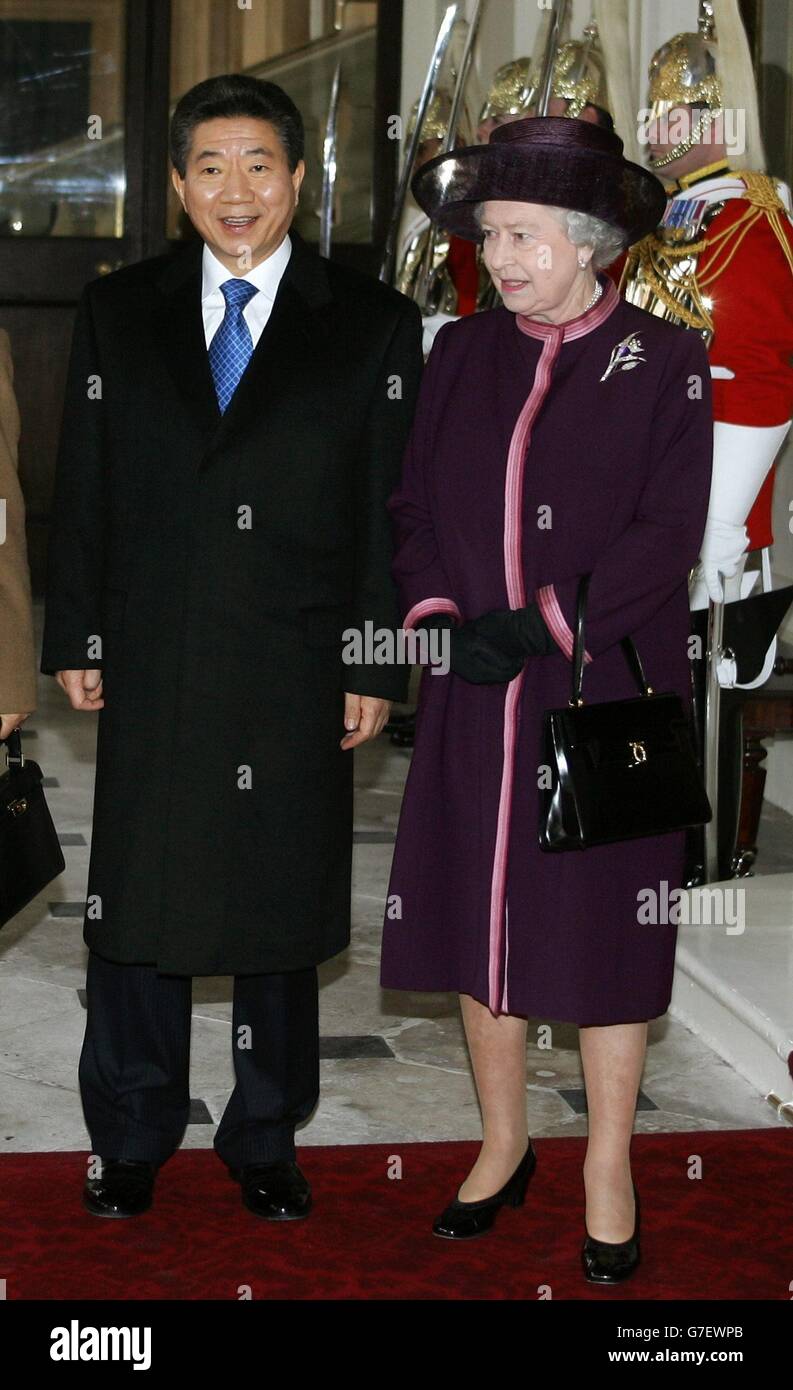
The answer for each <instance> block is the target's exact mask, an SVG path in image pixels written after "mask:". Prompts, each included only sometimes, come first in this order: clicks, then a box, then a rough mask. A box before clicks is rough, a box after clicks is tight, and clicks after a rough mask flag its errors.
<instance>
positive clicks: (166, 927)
mask: <svg viewBox="0 0 793 1390" xmlns="http://www.w3.org/2000/svg"><path fill="white" fill-rule="evenodd" d="M291 235H292V242H293V249H292V254H291V257H290V260H289V263H288V265H287V268H286V271H285V273H284V276H283V279H282V280H281V282H280V285H279V288H278V291H277V295H276V298H275V302H274V304H273V308H272V313H271V316H270V318H269V320H268V322H267V325H266V327H265V329H264V332H263V334H262V336H261V338H260V340H259V342H258V344H257V346H256V348H255V351H254V353H253V356H252V357H251V360H250V362H249V364H248V367H247V369H246V371H245V374H244V376H243V378H242V380H241V382H240V384H239V386H238V388H237V391H236V393H235V395H234V397H233V399H232V402H231V404H230V406H229V408H228V410H227V411H226V413H225V415H222V416H221V414H220V411H219V409H218V405H217V400H216V396H215V391H214V386H213V381H212V377H211V372H210V368H209V363H208V357H207V351H206V345H205V338H204V329H203V322H202V313H201V247H200V245H196V246H191V247H189V248H188V249H186V250H182V251H180V252H178V253H176V254H175V255H174V256H170V257H160V258H158V259H155V260H151V261H144V262H142V263H140V264H139V265H135V266H130V267H127V268H124V269H123V270H120V271H117V272H116V273H115V274H112V275H109V276H107V277H106V278H105V279H103V280H100V281H96V282H94V283H92V284H91V285H89V286H88V287H87V289H86V291H85V293H84V296H83V299H82V302H81V305H80V309H79V312H78V317H77V323H76V328H75V337H74V344H73V349H72V358H71V365H70V371H69V379H68V385H67V394H66V405H65V413H64V421H63V429H62V438H61V448H60V454H59V460H58V469H57V477H56V488H55V499H54V506H53V530H52V535H51V541H50V556H49V571H48V583H47V606H46V622H45V635H44V648H43V654H42V662H41V668H42V670H43V671H45V672H49V673H53V672H55V671H57V670H63V669H82V668H84V667H96V666H101V667H102V670H103V685H104V700H105V705H104V708H103V709H102V710H101V711H100V713H99V715H98V718H99V730H98V750H97V770H96V790H95V804H94V825H93V840H92V847H91V860H90V870H89V879H88V894H87V911H86V919H85V926H84V936H85V940H86V942H87V944H88V945H89V946H90V947H91V948H92V949H93V950H95V951H96V952H98V953H99V954H100V955H102V956H104V957H105V958H107V959H109V960H113V961H120V962H129V963H144V962H146V963H152V964H156V966H157V967H158V969H159V970H160V971H162V972H168V973H175V974H189V975H201V974H214V973H227V974H245V973H258V972H265V971H281V970H290V969H298V968H301V967H304V966H308V965H312V964H316V963H318V962H320V961H322V960H325V959H327V958H328V957H330V956H332V955H334V954H336V953H337V952H338V951H340V950H341V949H342V948H343V947H344V946H345V945H346V944H347V942H348V939H349V923H350V859H351V842H352V833H351V832H352V759H353V754H351V753H349V752H343V751H342V750H341V749H340V747H339V744H340V740H341V738H342V737H343V734H344V728H343V712H344V691H345V690H347V691H352V692H354V693H358V694H365V695H376V696H381V697H385V698H397V699H398V698H400V697H402V698H404V694H405V686H406V674H407V673H406V670H405V668H404V667H399V666H388V665H375V664H371V665H363V666H357V667H350V666H346V665H344V664H343V660H342V648H343V643H342V633H343V631H344V629H345V628H347V627H354V628H357V629H359V630H362V631H363V630H364V625H365V624H366V623H367V622H370V623H372V624H373V625H374V627H375V628H377V627H388V628H392V629H396V628H398V626H399V612H398V607H397V603H396V597H395V591H394V588H393V583H392V579H391V576H390V563H391V554H392V537H391V527H390V521H389V517H388V513H387V510H386V505H385V504H386V499H387V497H388V495H389V494H390V492H392V490H393V489H394V487H395V485H396V482H397V480H398V476H399V469H400V462H401V458H402V453H403V450H404V446H405V442H406V438H407V434H408V430H409V426H410V423H411V417H412V413H413V408H414V404H415V398H416V393H417V389H418V382H419V377H420V374H421V365H422V357H421V320H420V315H419V313H418V310H417V309H416V308H415V306H414V305H413V304H412V303H411V302H409V301H408V300H407V299H405V298H404V297H403V296H401V295H399V294H397V293H396V292H394V291H392V290H391V289H389V288H387V287H386V286H384V285H382V284H380V283H379V282H377V281H376V280H373V279H369V278H367V277H365V276H363V275H360V274H358V273H356V272H354V271H352V270H349V269H346V268H343V267H340V266H338V265H336V264H334V263H332V262H327V261H324V260H323V259H321V258H320V257H319V256H318V255H316V254H315V253H314V252H313V251H312V250H311V249H310V248H309V247H308V246H307V245H306V244H305V243H304V242H303V241H302V240H301V239H300V237H299V236H297V235H296V234H295V233H294V232H293V233H292V234H291ZM97 639H101V648H100V647H99V646H98V643H97ZM97 653H98V654H97ZM74 717H75V718H78V717H79V718H86V717H90V716H86V715H79V716H78V715H75V716H74Z"/></svg>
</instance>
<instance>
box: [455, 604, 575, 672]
mask: <svg viewBox="0 0 793 1390" xmlns="http://www.w3.org/2000/svg"><path fill="white" fill-rule="evenodd" d="M474 626H475V628H476V631H477V633H478V634H479V636H480V637H484V638H485V639H486V641H488V642H492V643H493V644H494V645H495V646H497V647H500V648H501V650H502V651H503V652H504V654H505V655H506V656H514V657H518V656H522V657H523V658H524V660H525V658H526V657H527V656H546V655H549V654H550V653H551V652H558V651H559V647H558V646H557V644H556V642H555V641H554V639H553V637H552V636H551V634H550V632H549V631H548V628H547V627H546V625H545V620H544V619H543V616H542V613H541V612H540V609H539V607H538V605H537V604H536V603H530V604H529V605H528V607H526V608H514V609H506V610H503V611H502V610H497V611H493V612H492V613H483V614H482V616H481V618H476V619H475V620H474Z"/></svg>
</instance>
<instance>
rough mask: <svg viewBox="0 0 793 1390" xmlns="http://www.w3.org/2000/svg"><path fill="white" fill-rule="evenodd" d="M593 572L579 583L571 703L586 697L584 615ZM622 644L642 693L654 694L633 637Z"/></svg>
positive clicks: (583, 577)
mask: <svg viewBox="0 0 793 1390" xmlns="http://www.w3.org/2000/svg"><path fill="white" fill-rule="evenodd" d="M591 578H592V576H591V574H584V575H582V576H581V579H580V581H579V585H578V595H577V598H576V614H575V634H574V642H573V689H572V695H571V698H570V704H571V705H583V703H584V697H583V695H582V694H581V690H582V686H583V683H584V651H585V647H584V615H585V611H586V600H587V594H588V592H589V581H590V579H591ZM620 646H621V647H622V650H623V651H624V653H625V656H626V657H627V661H628V665H629V666H630V668H631V671H632V672H633V674H634V676H635V677H636V683H637V685H638V687H639V690H640V691H641V693H642V695H652V693H653V688H652V686H651V685H648V684H647V677H646V676H645V674H644V667H643V666H642V663H641V658H640V656H639V653H638V652H637V650H636V647H635V645H634V642H633V638H632V637H623V638H622V639H621V641H620Z"/></svg>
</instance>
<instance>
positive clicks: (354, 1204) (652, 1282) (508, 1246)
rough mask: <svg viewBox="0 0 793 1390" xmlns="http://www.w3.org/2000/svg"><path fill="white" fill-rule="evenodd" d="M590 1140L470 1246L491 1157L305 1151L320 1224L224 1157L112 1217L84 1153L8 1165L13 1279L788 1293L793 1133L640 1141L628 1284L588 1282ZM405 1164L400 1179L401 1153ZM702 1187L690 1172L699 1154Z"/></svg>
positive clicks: (26, 1282) (88, 1283)
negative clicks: (88, 1175) (96, 1204)
mask: <svg viewBox="0 0 793 1390" xmlns="http://www.w3.org/2000/svg"><path fill="white" fill-rule="evenodd" d="M584 1145H585V1141H584V1140H583V1139H577V1138H571V1139H539V1140H537V1141H536V1149H537V1157H538V1163H537V1171H536V1174H535V1176H534V1178H533V1180H532V1182H531V1183H530V1185H529V1192H528V1196H527V1201H526V1206H525V1207H524V1208H523V1209H522V1210H519V1211H511V1210H506V1211H502V1213H501V1215H500V1217H499V1220H498V1224H497V1226H496V1229H495V1230H494V1231H493V1232H492V1233H491V1234H490V1235H488V1236H485V1237H483V1238H482V1239H480V1240H474V1241H470V1242H467V1243H465V1244H462V1243H460V1244H459V1245H458V1244H455V1243H453V1242H451V1241H444V1240H439V1239H438V1238H437V1237H435V1236H433V1235H432V1234H431V1233H430V1229H429V1227H430V1224H431V1221H432V1218H433V1217H434V1216H435V1214H436V1213H437V1211H438V1210H440V1208H441V1207H442V1206H444V1205H445V1202H446V1200H447V1198H450V1197H451V1196H452V1195H453V1194H454V1192H455V1191H456V1189H457V1186H458V1185H459V1183H460V1181H461V1180H462V1177H463V1175H464V1174H465V1172H466V1168H467V1166H470V1163H471V1162H472V1160H473V1158H474V1156H475V1154H476V1152H477V1149H478V1146H477V1145H476V1144H474V1143H455V1144H392V1145H383V1144H367V1145H350V1146H349V1147H343V1148H304V1149H302V1150H301V1151H300V1154H299V1158H300V1162H301V1165H302V1167H303V1169H304V1171H305V1173H306V1176H307V1177H308V1178H309V1180H310V1181H311V1183H312V1186H313V1189H314V1198H315V1210H314V1212H313V1214H312V1215H311V1216H310V1217H309V1218H308V1220H307V1221H303V1222H290V1223H288V1224H284V1225H273V1224H271V1223H269V1222H265V1221H261V1220H259V1219H258V1218H256V1217H254V1216H252V1215H250V1214H249V1213H248V1212H247V1211H245V1210H244V1208H243V1207H242V1205H241V1202H240V1197H239V1189H238V1187H237V1186H236V1185H235V1184H234V1183H232V1182H231V1180H230V1179H229V1178H228V1176H227V1174H226V1171H225V1169H224V1168H223V1166H222V1165H221V1163H220V1162H219V1160H218V1159H217V1158H216V1156H215V1155H214V1153H213V1152H211V1151H210V1152H207V1151H206V1150H184V1151H182V1152H180V1153H178V1154H176V1155H175V1157H174V1158H173V1159H171V1161H170V1162H169V1163H168V1164H167V1165H166V1166H165V1168H163V1170H162V1171H161V1173H160V1175H159V1178H158V1182H157V1189H156V1192H155V1205H154V1207H153V1208H152V1210H151V1211H150V1212H148V1213H147V1214H146V1215H145V1216H143V1217H138V1218H137V1219H135V1220H132V1221H103V1220H97V1218H95V1217H92V1216H89V1215H88V1213H87V1212H85V1211H84V1210H83V1208H82V1206H81V1204H80V1200H79V1193H80V1187H81V1184H82V1180H83V1177H84V1174H85V1155H84V1154H81V1153H45V1154H34V1153H23V1154H6V1155H3V1156H2V1157H0V1231H1V1232H2V1240H3V1251H2V1258H1V1259H0V1275H2V1277H4V1278H5V1279H6V1296H7V1298H9V1299H55V1298H64V1299H118V1298H141V1299H146V1298H166V1299H202V1298H209V1299H232V1300H233V1299H238V1298H239V1297H240V1296H241V1295H240V1292H239V1289H240V1286H243V1285H249V1286H250V1288H251V1293H252V1296H253V1298H255V1299H266V1298H288V1299H299V1298H323V1299H333V1298H337V1299H338V1298H344V1299H400V1298H421V1299H478V1298H486V1299H514V1298H521V1299H523V1298H525V1299H532V1300H534V1299H537V1298H538V1297H539V1296H540V1294H539V1293H538V1289H539V1288H540V1287H541V1286H550V1290H551V1293H552V1296H553V1298H555V1299H581V1298H585V1299H593V1298H594V1299H609V1298H617V1299H623V1298H625V1299H647V1298H652V1299H671V1298H685V1299H785V1300H787V1299H789V1298H790V1288H789V1281H790V1278H791V1269H793V1242H792V1241H791V1235H790V1215H791V1211H793V1131H791V1130H790V1129H779V1130H777V1129H770V1130H768V1129H762V1130H737V1131H719V1132H716V1131H707V1132H693V1133H683V1134H658V1135H654V1134H653V1135H650V1134H645V1135H637V1136H636V1137H635V1139H634V1141H633V1151H632V1152H633V1172H634V1177H635V1180H636V1184H637V1186H638V1188H639V1192H640V1195H641V1199H642V1255H643V1264H642V1266H641V1267H640V1269H639V1270H638V1271H637V1273H636V1275H634V1277H633V1278H632V1279H631V1280H629V1281H628V1283H626V1284H625V1285H623V1286H622V1287H621V1289H620V1290H619V1291H618V1290H617V1289H598V1288H593V1287H592V1286H591V1285H589V1284H587V1283H586V1282H585V1281H584V1279H583V1276H582V1275H581V1273H580V1266H579V1248H580V1244H581V1239H582V1235H583V1230H582V1227H583V1184H582V1179H581V1163H582V1160H583V1156H584ZM394 1155H396V1156H398V1157H399V1158H400V1159H401V1161H402V1177H401V1179H398V1180H397V1179H389V1177H388V1165H389V1158H392V1156H394ZM692 1155H695V1156H697V1155H698V1156H699V1157H700V1158H701V1161H702V1179H701V1180H692V1179H690V1178H689V1177H688V1176H687V1174H688V1171H689V1165H690V1162H691V1156H692Z"/></svg>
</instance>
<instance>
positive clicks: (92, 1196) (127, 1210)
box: [83, 1158, 157, 1216]
mask: <svg viewBox="0 0 793 1390" xmlns="http://www.w3.org/2000/svg"><path fill="white" fill-rule="evenodd" d="M156 1175H157V1169H156V1167H155V1165H154V1164H153V1163H143V1162H140V1161H138V1160H137V1159H133V1158H108V1159H104V1160H103V1162H102V1176H101V1177H99V1178H89V1179H88V1181H87V1182H86V1184H85V1187H84V1188H83V1205H84V1206H85V1207H86V1208H87V1210H88V1211H90V1213H91V1215H92V1216H140V1214H141V1212H144V1211H148V1210H149V1207H150V1206H151V1202H152V1196H153V1194H154V1179H155V1177H156Z"/></svg>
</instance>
